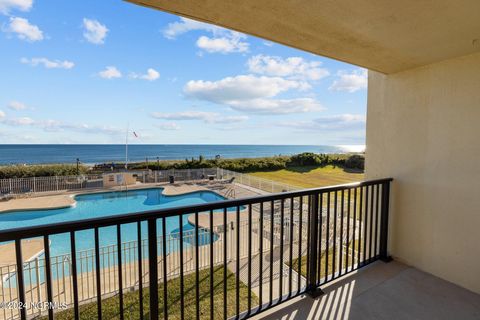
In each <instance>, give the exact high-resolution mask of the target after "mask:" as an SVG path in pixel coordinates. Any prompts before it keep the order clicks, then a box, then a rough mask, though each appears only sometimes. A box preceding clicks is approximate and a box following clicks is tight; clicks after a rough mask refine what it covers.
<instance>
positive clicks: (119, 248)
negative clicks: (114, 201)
mask: <svg viewBox="0 0 480 320" xmlns="http://www.w3.org/2000/svg"><path fill="white" fill-rule="evenodd" d="M117 264H118V268H117V270H118V303H119V307H120V310H119V316H120V320H123V274H122V229H121V225H120V224H117Z"/></svg>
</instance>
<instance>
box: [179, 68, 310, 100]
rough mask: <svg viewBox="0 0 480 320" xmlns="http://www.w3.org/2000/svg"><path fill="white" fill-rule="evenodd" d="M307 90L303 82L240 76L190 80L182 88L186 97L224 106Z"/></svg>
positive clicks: (307, 86)
mask: <svg viewBox="0 0 480 320" xmlns="http://www.w3.org/2000/svg"><path fill="white" fill-rule="evenodd" d="M308 88H310V86H309V85H308V84H307V83H305V82H300V81H293V80H286V79H283V78H280V77H264V76H261V77H257V76H254V75H240V76H235V77H227V78H224V79H221V80H219V81H204V80H191V81H189V82H187V84H186V86H185V87H184V92H185V94H186V95H187V96H188V97H192V98H196V99H200V100H206V101H210V102H214V103H220V104H224V103H228V102H230V101H238V100H252V99H257V98H269V97H273V96H276V95H277V94H279V93H281V92H284V91H287V90H290V89H300V90H304V89H308Z"/></svg>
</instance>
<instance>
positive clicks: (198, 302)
mask: <svg viewBox="0 0 480 320" xmlns="http://www.w3.org/2000/svg"><path fill="white" fill-rule="evenodd" d="M198 247H199V243H198V212H197V211H195V305H196V309H195V312H196V318H197V319H200V288H199V282H200V277H199V273H198V272H199V270H198V269H199V265H198V263H199V256H198V254H199V252H198V249H199V248H198Z"/></svg>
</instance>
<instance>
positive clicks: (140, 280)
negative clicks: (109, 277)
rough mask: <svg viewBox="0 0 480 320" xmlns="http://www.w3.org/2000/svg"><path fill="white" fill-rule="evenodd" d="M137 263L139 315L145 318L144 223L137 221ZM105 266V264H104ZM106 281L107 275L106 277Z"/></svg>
mask: <svg viewBox="0 0 480 320" xmlns="http://www.w3.org/2000/svg"><path fill="white" fill-rule="evenodd" d="M137 247H138V248H137V250H138V253H137V255H138V257H137V264H138V268H137V270H138V303H139V310H138V313H139V316H140V319H143V263H142V260H143V257H142V223H141V221H138V222H137ZM103 267H104V268H105V266H103ZM104 282H105V277H104Z"/></svg>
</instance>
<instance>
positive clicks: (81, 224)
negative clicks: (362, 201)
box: [0, 178, 393, 242]
mask: <svg viewBox="0 0 480 320" xmlns="http://www.w3.org/2000/svg"><path fill="white" fill-rule="evenodd" d="M392 180H393V178H384V179H376V180H368V181H361V182H354V183H347V184H341V185H336V186H329V187H321V188H311V189H304V190H296V191H289V192H282V193H275V194H269V195H261V196H255V197H249V198H243V199H232V200H223V201H216V202H210V203H205V204H198V205H189V206H182V207H176V208H166V209H159V210H150V211H143V212H138V213H127V214H121V215H114V216H110V217H102V218H94V219H85V220H78V221H73V222H62V223H55V224H46V225H40V226H34V227H22V228H15V229H8V230H0V242H4V241H12V240H20V239H26V238H32V237H39V236H45V235H51V234H59V233H67V232H72V231H80V230H85V229H92V228H102V227H108V226H113V225H118V224H126V223H133V222H138V221H144V220H149V219H158V218H163V217H171V216H177V215H179V214H185V213H195V212H205V211H210V210H218V209H224V208H230V207H239V206H245V205H249V204H255V203H261V202H269V201H275V200H281V199H286V198H292V197H302V196H309V195H313V194H318V193H327V192H335V191H341V190H345V189H349V188H355V187H361V186H368V185H374V184H381V183H386V182H390V181H392Z"/></svg>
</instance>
